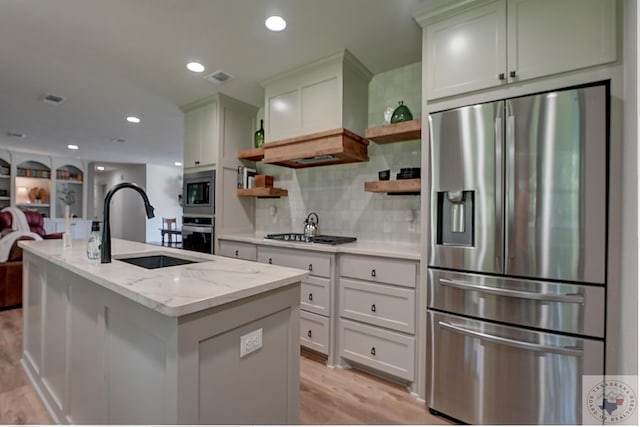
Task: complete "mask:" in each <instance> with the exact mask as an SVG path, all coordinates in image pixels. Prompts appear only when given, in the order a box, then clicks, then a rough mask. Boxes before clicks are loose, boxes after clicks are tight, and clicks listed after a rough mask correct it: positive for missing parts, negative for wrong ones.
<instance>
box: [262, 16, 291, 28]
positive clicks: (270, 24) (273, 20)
mask: <svg viewBox="0 0 640 427" xmlns="http://www.w3.org/2000/svg"><path fill="white" fill-rule="evenodd" d="M264 25H265V26H266V27H267V28H268V29H270V30H271V31H282V30H284V29H285V28H287V21H285V20H284V19H283V18H282V16H270V17H268V18H267V19H266V21H264Z"/></svg>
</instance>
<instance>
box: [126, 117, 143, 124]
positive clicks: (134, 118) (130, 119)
mask: <svg viewBox="0 0 640 427" xmlns="http://www.w3.org/2000/svg"><path fill="white" fill-rule="evenodd" d="M127 121H128V122H129V123H140V119H139V118H138V117H136V116H129V117H127Z"/></svg>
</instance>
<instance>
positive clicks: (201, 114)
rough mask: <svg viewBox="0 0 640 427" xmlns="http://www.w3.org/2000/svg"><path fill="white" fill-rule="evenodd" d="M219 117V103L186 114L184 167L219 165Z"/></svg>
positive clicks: (212, 103)
mask: <svg viewBox="0 0 640 427" xmlns="http://www.w3.org/2000/svg"><path fill="white" fill-rule="evenodd" d="M217 115H218V103H217V102H211V103H209V104H206V105H203V106H201V107H198V108H195V109H193V110H189V111H187V112H186V113H185V114H184V167H186V168H189V167H194V166H209V165H215V164H216V163H217V161H218V124H217Z"/></svg>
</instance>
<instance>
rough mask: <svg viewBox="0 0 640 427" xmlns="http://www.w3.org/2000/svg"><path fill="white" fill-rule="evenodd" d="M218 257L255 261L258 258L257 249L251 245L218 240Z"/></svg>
mask: <svg viewBox="0 0 640 427" xmlns="http://www.w3.org/2000/svg"><path fill="white" fill-rule="evenodd" d="M220 255H222V256H226V257H230V258H240V259H246V260H247V261H255V260H256V259H257V257H258V249H257V247H256V245H253V244H251V243H242V242H230V241H227V240H220Z"/></svg>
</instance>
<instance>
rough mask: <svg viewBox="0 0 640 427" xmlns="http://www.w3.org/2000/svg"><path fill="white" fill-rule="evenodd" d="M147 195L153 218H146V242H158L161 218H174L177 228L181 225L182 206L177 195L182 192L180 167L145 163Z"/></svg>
mask: <svg viewBox="0 0 640 427" xmlns="http://www.w3.org/2000/svg"><path fill="white" fill-rule="evenodd" d="M146 181H147V188H146V191H147V196H148V197H149V201H150V202H151V204H152V205H153V207H154V208H155V214H156V216H155V218H152V219H150V220H147V222H146V224H147V227H146V228H147V233H146V234H147V242H160V240H161V236H160V231H159V228H161V227H162V218H176V219H177V226H178V229H180V228H181V227H182V206H180V204H179V203H178V195H179V194H182V168H177V167H169V166H158V165H147V179H146Z"/></svg>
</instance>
